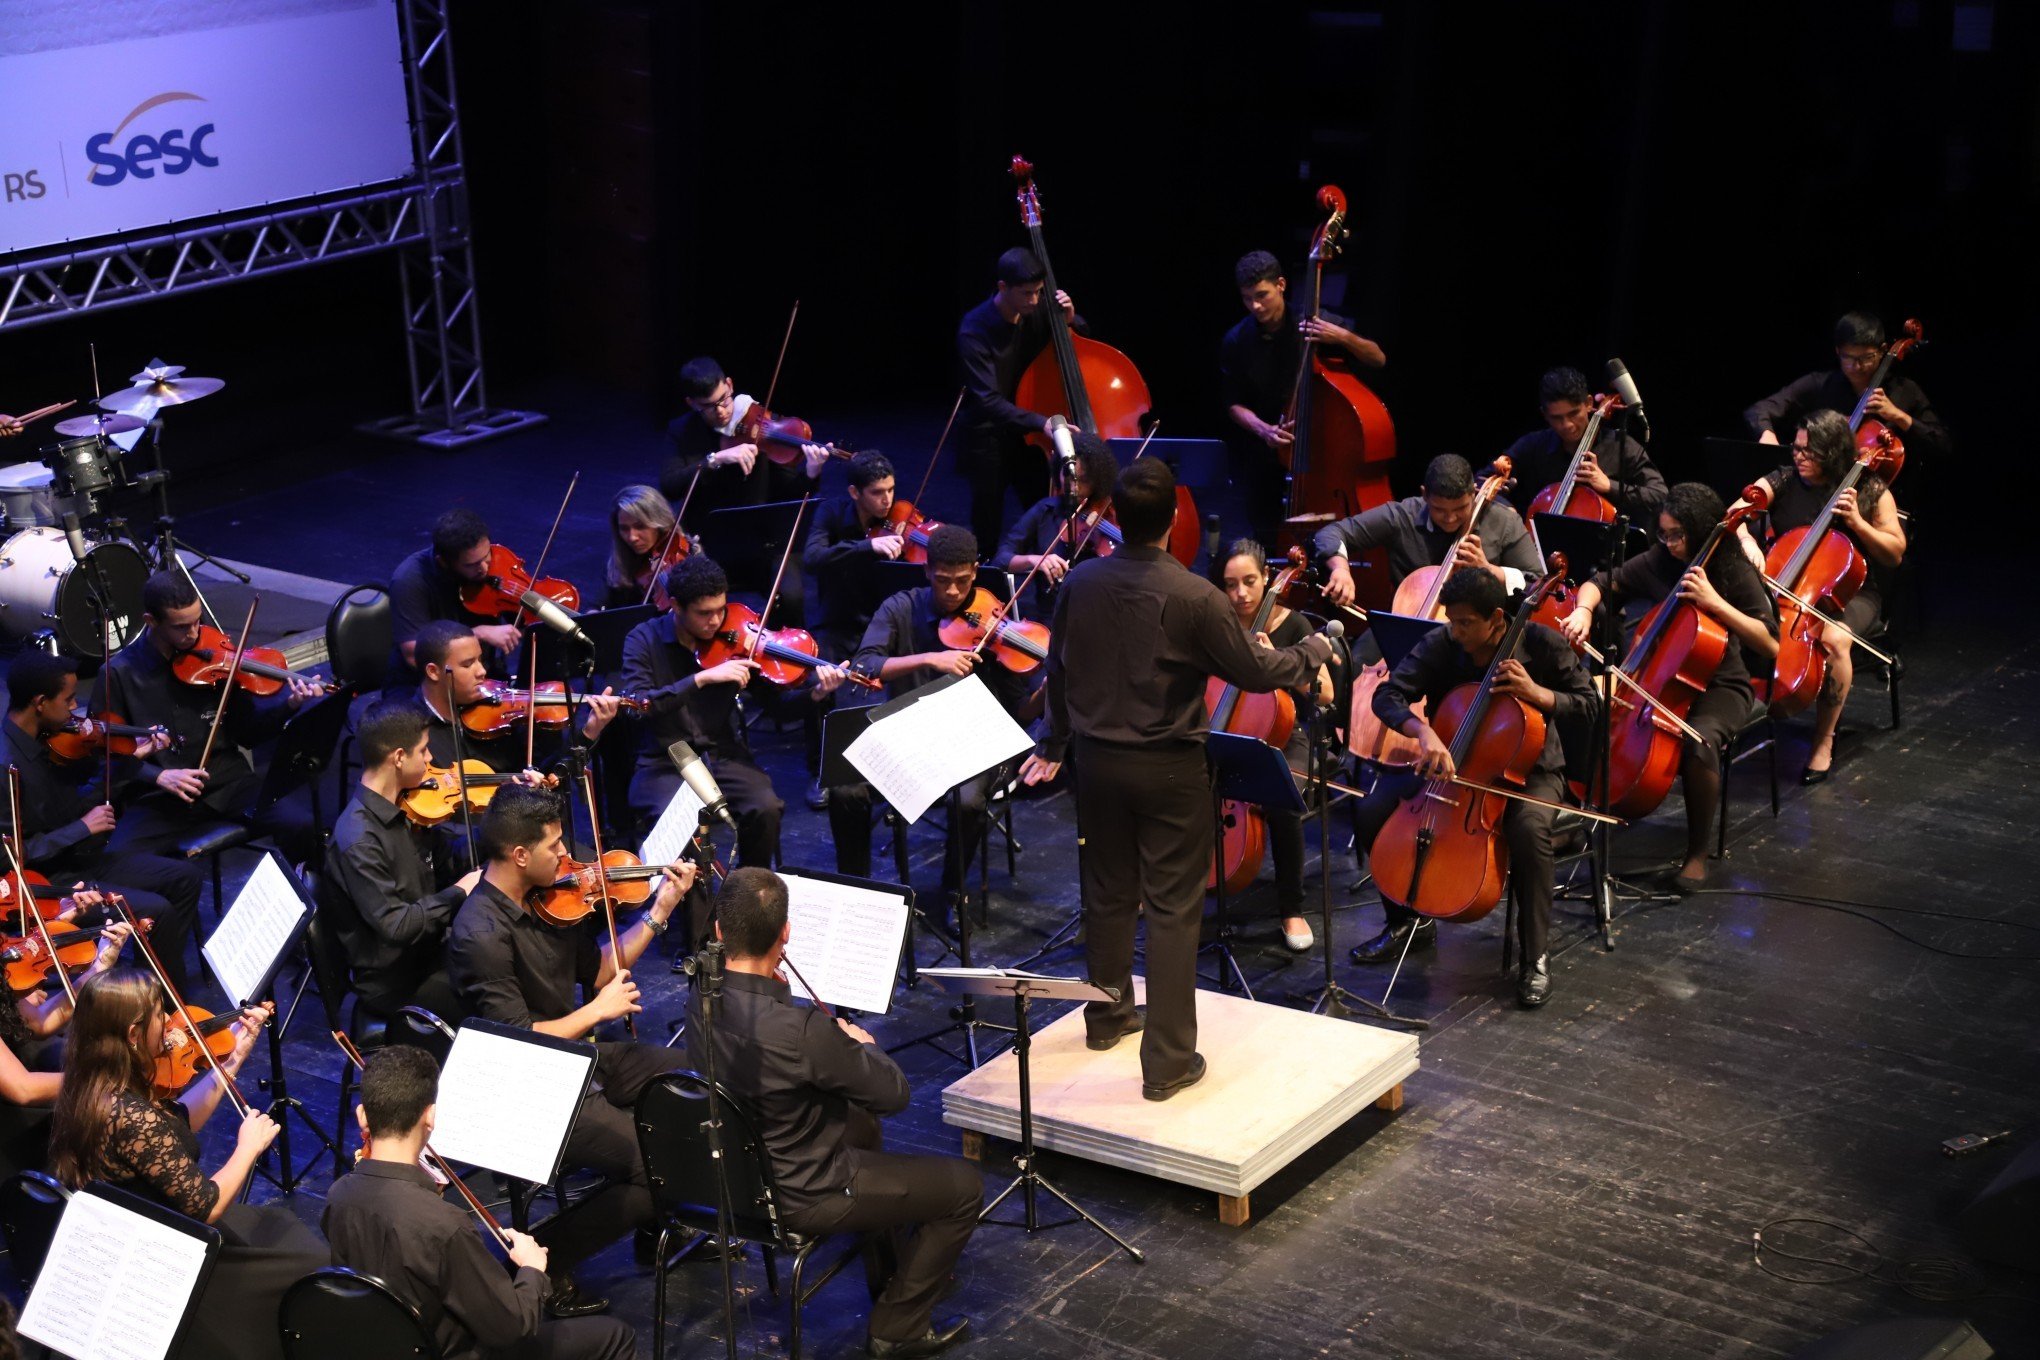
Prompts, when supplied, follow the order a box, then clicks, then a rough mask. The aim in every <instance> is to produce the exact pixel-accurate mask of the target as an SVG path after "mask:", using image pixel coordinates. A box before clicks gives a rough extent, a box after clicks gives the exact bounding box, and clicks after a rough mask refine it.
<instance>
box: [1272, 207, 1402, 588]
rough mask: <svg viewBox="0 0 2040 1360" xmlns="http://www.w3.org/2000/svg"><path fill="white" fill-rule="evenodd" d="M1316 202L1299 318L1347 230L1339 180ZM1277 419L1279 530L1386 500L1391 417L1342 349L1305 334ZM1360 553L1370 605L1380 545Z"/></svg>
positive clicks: (1313, 524) (1318, 304) (1314, 305)
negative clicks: (1284, 497)
mask: <svg viewBox="0 0 2040 1360" xmlns="http://www.w3.org/2000/svg"><path fill="white" fill-rule="evenodd" d="M1317 205H1318V208H1319V210H1320V211H1321V212H1323V213H1324V214H1325V218H1324V220H1323V221H1322V222H1320V223H1319V224H1318V226H1317V229H1316V230H1315V231H1314V232H1313V233H1312V236H1311V243H1310V270H1309V273H1308V275H1307V276H1306V284H1307V286H1306V288H1305V289H1304V290H1303V291H1304V293H1305V296H1306V298H1307V305H1306V306H1305V307H1304V308H1303V315H1304V317H1306V318H1316V317H1318V316H1319V315H1321V313H1322V310H1323V302H1324V271H1325V265H1326V263H1327V262H1329V261H1331V260H1333V259H1336V258H1337V257H1338V255H1339V252H1340V251H1341V250H1342V249H1343V248H1344V247H1343V245H1342V244H1341V243H1342V242H1343V241H1344V240H1345V239H1346V238H1347V237H1348V236H1349V235H1351V229H1350V228H1349V227H1348V226H1347V225H1346V195H1345V193H1344V192H1343V191H1342V190H1341V189H1340V188H1339V186H1338V185H1336V184H1327V185H1325V186H1323V187H1322V188H1320V189H1319V190H1318V192H1317ZM1283 421H1284V424H1286V425H1287V426H1288V427H1289V430H1290V436H1291V443H1290V446H1289V448H1288V450H1287V451H1286V453H1282V454H1279V455H1278V456H1279V457H1281V458H1282V461H1283V464H1284V466H1285V467H1287V468H1288V469H1289V504H1288V509H1289V525H1290V528H1289V531H1288V534H1287V535H1286V536H1289V537H1293V538H1295V539H1296V540H1298V541H1302V542H1307V541H1308V539H1309V537H1310V535H1311V534H1312V533H1314V532H1315V531H1316V528H1317V526H1318V525H1319V524H1322V523H1325V522H1328V521H1331V520H1338V519H1344V518H1346V517H1347V516H1348V515H1354V514H1358V513H1359V512H1360V511H1362V510H1371V509H1373V508H1374V507H1375V506H1377V505H1386V504H1388V502H1389V499H1390V492H1389V485H1388V469H1389V466H1390V465H1391V464H1392V463H1394V462H1395V422H1394V421H1392V420H1390V419H1389V415H1388V407H1386V406H1384V405H1383V404H1382V401H1381V398H1380V397H1378V396H1376V395H1375V394H1374V392H1373V390H1372V389H1370V388H1369V387H1368V386H1367V384H1366V383H1364V382H1362V381H1361V380H1360V379H1359V377H1358V376H1356V374H1355V373H1354V371H1353V365H1352V363H1351V361H1350V360H1349V359H1348V358H1347V357H1346V356H1345V355H1343V354H1327V353H1325V352H1324V351H1323V350H1322V349H1321V348H1320V346H1319V345H1318V343H1317V342H1316V341H1314V340H1310V339H1308V338H1306V340H1305V342H1304V350H1303V362H1302V363H1301V364H1300V365H1299V366H1298V368H1297V374H1296V387H1295V388H1294V390H1292V391H1291V393H1290V397H1289V409H1288V410H1287V411H1286V412H1285V413H1284V417H1283ZM1367 559H1368V561H1369V562H1370V563H1371V565H1373V567H1374V568H1375V569H1374V570H1373V571H1368V572H1356V573H1355V574H1354V577H1353V579H1354V581H1355V582H1356V583H1360V584H1361V585H1362V586H1363V587H1365V588H1367V589H1368V591H1369V594H1368V595H1365V596H1363V597H1362V598H1361V600H1360V603H1361V604H1363V605H1366V606H1368V607H1370V608H1373V607H1378V606H1380V605H1381V603H1382V600H1381V599H1380V598H1378V595H1379V594H1380V593H1381V592H1380V591H1379V588H1378V587H1375V586H1374V585H1373V583H1374V582H1378V581H1379V582H1385V581H1386V580H1387V579H1388V557H1387V554H1386V553H1385V552H1384V551H1383V550H1381V549H1371V550H1370V551H1369V552H1368V554H1367Z"/></svg>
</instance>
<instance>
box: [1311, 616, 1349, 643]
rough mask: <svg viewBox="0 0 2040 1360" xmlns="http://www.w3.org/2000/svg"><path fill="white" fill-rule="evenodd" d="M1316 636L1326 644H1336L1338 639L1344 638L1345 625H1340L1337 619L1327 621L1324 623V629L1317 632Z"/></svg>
mask: <svg viewBox="0 0 2040 1360" xmlns="http://www.w3.org/2000/svg"><path fill="white" fill-rule="evenodd" d="M1317 635H1318V636H1319V637H1321V638H1323V639H1324V640H1325V641H1326V642H1337V641H1338V640H1339V639H1340V638H1342V637H1344V636H1346V625H1345V624H1343V623H1340V622H1339V621H1338V620H1337V619H1329V620H1327V621H1326V622H1325V626H1324V627H1322V628H1320V629H1318V630H1317Z"/></svg>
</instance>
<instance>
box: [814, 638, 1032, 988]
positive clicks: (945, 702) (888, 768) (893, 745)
mask: <svg viewBox="0 0 2040 1360" xmlns="http://www.w3.org/2000/svg"><path fill="white" fill-rule="evenodd" d="M1032 749H1034V741H1033V738H1031V737H1029V736H1028V735H1027V733H1026V732H1025V731H1023V730H1022V729H1021V727H1020V724H1018V723H1016V722H1014V721H1013V719H1012V718H1011V717H1010V716H1009V715H1008V714H1007V712H1006V710H1005V709H1003V708H1000V707H999V701H998V700H997V699H994V698H993V697H992V692H991V691H990V690H989V689H987V688H985V682H984V681H983V680H981V679H979V678H978V677H977V676H975V675H971V676H966V677H965V678H964V679H963V680H962V681H961V682H960V683H958V684H954V685H951V686H949V687H948V688H947V689H944V690H942V691H941V692H940V693H937V694H931V695H929V696H927V697H926V698H924V699H921V700H920V701H918V702H916V703H912V704H909V705H907V706H906V707H905V708H903V709H901V710H899V711H898V712H896V713H893V714H890V715H888V716H887V717H885V718H882V719H880V720H879V721H877V722H875V723H873V724H871V726H869V727H867V728H865V729H864V731H863V732H862V733H861V734H859V736H858V738H857V740H855V741H853V742H851V743H850V746H849V748H848V749H847V750H845V751H844V752H843V756H844V758H845V759H847V760H848V761H849V762H850V763H851V764H852V765H854V766H855V767H856V768H857V772H858V773H859V774H862V775H863V776H864V777H865V778H866V779H869V780H870V781H871V785H872V787H873V788H875V789H877V790H878V791H879V793H880V794H882V795H883V796H884V797H885V800H886V801H887V802H888V803H891V804H892V805H893V807H894V808H896V809H898V811H899V814H900V815H901V816H902V817H905V818H906V819H907V820H908V821H909V822H918V821H920V820H921V818H922V816H923V815H924V814H925V813H926V812H927V811H928V809H929V808H930V807H933V806H934V805H935V803H936V801H937V800H938V799H940V798H941V797H942V796H943V795H944V794H946V793H948V792H949V791H950V790H951V789H952V788H954V787H956V786H957V785H958V784H961V783H962V782H963V781H964V780H966V779H968V778H970V777H971V776H972V775H974V774H981V773H983V772H984V771H986V770H989V769H991V768H992V766H994V765H996V764H998V763H999V762H1000V761H1002V760H1010V759H1011V758H1013V757H1014V756H1017V755H1019V754H1020V753H1021V752H1023V751H1030V750H1032ZM816 985H817V986H820V985H821V984H819V983H817V984H816Z"/></svg>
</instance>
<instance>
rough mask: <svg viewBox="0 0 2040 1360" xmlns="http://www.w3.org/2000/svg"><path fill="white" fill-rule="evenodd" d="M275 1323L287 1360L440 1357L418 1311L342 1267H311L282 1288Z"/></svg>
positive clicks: (383, 1287) (435, 1359)
mask: <svg viewBox="0 0 2040 1360" xmlns="http://www.w3.org/2000/svg"><path fill="white" fill-rule="evenodd" d="M276 1325H277V1328H278V1330H279V1331H281V1332H282V1334H283V1353H284V1356H285V1357H286V1360H399V1357H406V1356H412V1357H416V1360H440V1350H439V1343H438V1341H437V1340H436V1339H434V1337H433V1335H432V1333H431V1332H429V1331H427V1330H426V1329H425V1320H424V1319H423V1318H421V1317H419V1316H418V1310H417V1309H415V1308H413V1307H412V1306H411V1305H410V1304H408V1303H406V1302H404V1301H403V1300H402V1299H400V1298H398V1297H397V1295H396V1292H395V1291H394V1290H392V1289H391V1288H390V1287H389V1286H388V1285H386V1284H384V1283H383V1282H382V1281H381V1280H378V1279H377V1278H376V1277H375V1276H373V1275H364V1274H362V1273H361V1272H360V1271H358V1270H349V1269H348V1268H347V1267H346V1266H327V1267H325V1268H324V1269H323V1270H315V1271H313V1272H312V1273H311V1274H309V1275H307V1276H305V1277H304V1278H303V1279H302V1280H299V1281H298V1282H297V1283H296V1284H294V1285H292V1286H291V1287H290V1288H289V1289H287V1290H285V1291H284V1294H283V1302H282V1303H281V1304H279V1305H278V1306H277V1310H276Z"/></svg>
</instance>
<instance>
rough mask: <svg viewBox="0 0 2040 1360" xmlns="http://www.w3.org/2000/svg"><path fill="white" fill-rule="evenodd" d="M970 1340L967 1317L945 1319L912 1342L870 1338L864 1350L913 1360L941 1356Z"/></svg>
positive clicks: (898, 1358)
mask: <svg viewBox="0 0 2040 1360" xmlns="http://www.w3.org/2000/svg"><path fill="white" fill-rule="evenodd" d="M969 1339H970V1319H969V1318H967V1317H953V1318H944V1319H943V1320H942V1321H941V1322H937V1323H934V1324H933V1325H931V1326H930V1327H929V1328H928V1330H927V1331H925V1332H923V1333H921V1335H919V1336H917V1337H915V1338H913V1339H912V1340H911V1341H887V1340H885V1339H884V1338H882V1337H876V1336H869V1337H866V1338H865V1340H864V1349H865V1351H866V1352H867V1353H869V1354H871V1355H874V1356H881V1357H883V1356H892V1357H896V1360H913V1357H915V1356H921V1355H940V1354H941V1353H942V1352H944V1351H946V1350H948V1349H949V1348H950V1347H951V1346H954V1345H955V1344H956V1343H957V1342H959V1341H967V1340H969Z"/></svg>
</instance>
